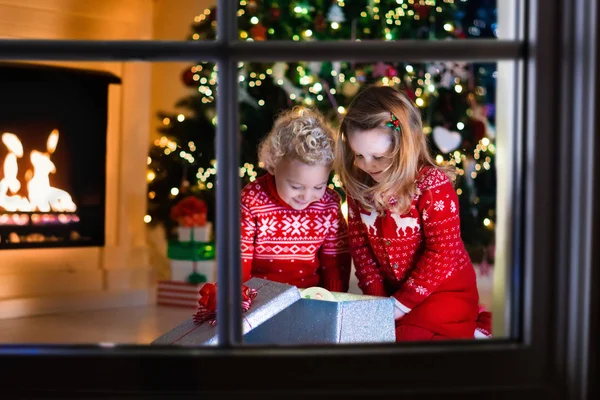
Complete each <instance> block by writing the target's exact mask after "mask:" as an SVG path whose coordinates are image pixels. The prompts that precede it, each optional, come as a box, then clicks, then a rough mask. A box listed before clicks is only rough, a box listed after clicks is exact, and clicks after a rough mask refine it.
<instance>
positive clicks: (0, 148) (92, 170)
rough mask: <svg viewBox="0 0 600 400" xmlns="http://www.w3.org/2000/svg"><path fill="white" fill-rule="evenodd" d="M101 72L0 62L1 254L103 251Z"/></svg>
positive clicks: (106, 77)
mask: <svg viewBox="0 0 600 400" xmlns="http://www.w3.org/2000/svg"><path fill="white" fill-rule="evenodd" d="M117 83H120V79H119V78H118V77H116V76H114V75H112V74H109V73H106V72H95V71H89V70H77V69H70V68H62V67H61V68H58V67H50V66H39V65H33V64H15V63H0V95H1V97H0V139H1V143H0V249H25V248H50V247H54V248H55V247H82V246H103V245H104V236H105V235H104V229H105V221H104V220H105V193H106V147H107V143H106V137H107V114H108V109H107V107H108V87H109V85H110V84H117Z"/></svg>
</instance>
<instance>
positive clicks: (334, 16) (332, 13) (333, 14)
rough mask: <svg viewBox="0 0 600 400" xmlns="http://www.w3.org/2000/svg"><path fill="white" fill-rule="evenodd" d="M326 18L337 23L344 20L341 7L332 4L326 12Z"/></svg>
mask: <svg viewBox="0 0 600 400" xmlns="http://www.w3.org/2000/svg"><path fill="white" fill-rule="evenodd" d="M327 20H328V21H329V22H337V23H338V24H341V23H342V22H344V21H346V17H345V16H344V11H343V10H342V7H340V6H338V5H337V4H333V5H332V6H331V8H330V9H329V12H328V13H327Z"/></svg>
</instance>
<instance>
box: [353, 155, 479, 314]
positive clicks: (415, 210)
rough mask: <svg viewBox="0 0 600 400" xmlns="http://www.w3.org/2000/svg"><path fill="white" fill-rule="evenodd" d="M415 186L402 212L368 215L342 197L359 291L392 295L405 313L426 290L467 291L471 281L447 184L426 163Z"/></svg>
mask: <svg viewBox="0 0 600 400" xmlns="http://www.w3.org/2000/svg"><path fill="white" fill-rule="evenodd" d="M417 188H418V191H417V195H416V196H415V198H414V199H413V202H412V204H411V208H410V210H409V211H408V212H407V213H405V214H403V215H399V214H397V213H393V212H389V211H387V212H384V213H381V214H379V213H377V212H375V211H373V212H372V213H369V212H368V211H366V210H364V209H363V208H362V207H360V206H359V205H358V204H357V203H356V202H355V201H353V199H351V198H348V207H349V210H348V226H349V233H350V248H351V253H352V258H353V260H354V264H355V267H356V276H357V278H358V285H359V287H360V288H361V289H362V291H363V293H365V294H369V295H375V296H394V298H395V299H396V300H397V301H398V302H399V303H400V306H401V307H400V308H401V309H402V310H403V311H405V312H410V311H411V310H412V309H413V308H415V307H416V306H417V305H419V304H420V303H421V302H422V301H423V300H425V299H426V298H427V296H429V295H430V294H431V293H434V292H437V291H449V292H452V291H463V290H472V288H473V285H474V284H475V280H474V278H473V277H474V272H473V271H470V270H472V269H473V266H472V264H471V261H470V259H469V255H468V253H467V251H466V250H465V247H464V244H463V242H462V239H461V236H460V220H459V213H458V196H457V195H456V192H455V191H454V188H453V186H452V183H451V182H450V180H449V179H448V177H447V176H446V175H445V174H444V173H443V172H442V171H440V170H438V169H436V168H431V167H429V168H426V169H424V170H423V171H422V172H421V174H420V177H419V180H418V182H417ZM469 269H470V270H469ZM463 270H464V271H465V273H461V271H463ZM475 290H476V289H475Z"/></svg>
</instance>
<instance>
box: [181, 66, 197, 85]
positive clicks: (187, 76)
mask: <svg viewBox="0 0 600 400" xmlns="http://www.w3.org/2000/svg"><path fill="white" fill-rule="evenodd" d="M194 75H195V73H194V72H192V70H191V69H186V70H185V71H183V74H182V75H181V80H182V82H183V84H184V85H185V86H196V81H195V80H194Z"/></svg>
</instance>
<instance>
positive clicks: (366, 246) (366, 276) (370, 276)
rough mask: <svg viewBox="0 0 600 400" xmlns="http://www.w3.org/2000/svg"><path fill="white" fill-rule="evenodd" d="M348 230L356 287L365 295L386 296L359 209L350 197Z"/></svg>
mask: <svg viewBox="0 0 600 400" xmlns="http://www.w3.org/2000/svg"><path fill="white" fill-rule="evenodd" d="M348 230H349V236H350V254H351V255H352V260H353V261H354V268H355V269H356V277H357V278H358V287H359V288H360V289H361V290H362V292H363V293H364V294H366V295H372V296H387V295H388V294H387V293H386V291H385V288H384V286H383V276H382V274H381V272H380V271H379V265H378V263H377V259H376V258H375V254H374V253H373V249H372V248H371V243H370V242H369V237H368V234H367V230H366V228H365V225H364V224H363V222H362V219H361V218H360V209H359V207H358V205H357V204H356V203H355V202H354V200H352V199H351V198H350V197H348Z"/></svg>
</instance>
